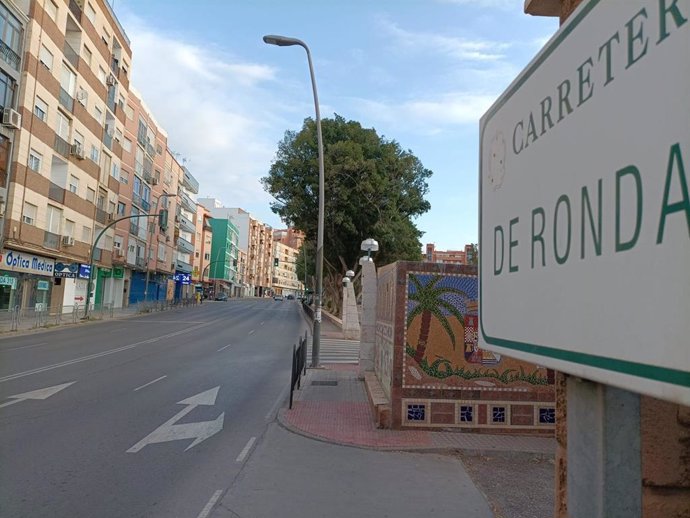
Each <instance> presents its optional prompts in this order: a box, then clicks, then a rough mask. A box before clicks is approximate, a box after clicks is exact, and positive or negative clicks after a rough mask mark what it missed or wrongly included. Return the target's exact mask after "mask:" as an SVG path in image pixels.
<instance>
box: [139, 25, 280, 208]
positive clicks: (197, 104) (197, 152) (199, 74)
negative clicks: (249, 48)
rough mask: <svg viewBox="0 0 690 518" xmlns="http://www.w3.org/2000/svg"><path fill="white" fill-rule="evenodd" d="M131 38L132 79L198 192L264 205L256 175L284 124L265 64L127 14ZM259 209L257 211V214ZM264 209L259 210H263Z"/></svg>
mask: <svg viewBox="0 0 690 518" xmlns="http://www.w3.org/2000/svg"><path fill="white" fill-rule="evenodd" d="M126 25H127V27H128V31H127V32H128V34H129V36H130V38H131V41H132V53H133V55H134V56H135V58H134V59H133V71H132V85H133V86H134V88H136V89H137V90H138V91H139V92H140V93H141V95H142V97H143V99H144V102H145V103H146V104H147V106H148V107H149V108H150V109H151V111H152V113H153V114H154V116H155V118H156V120H157V121H158V123H159V124H160V125H161V126H162V128H163V129H165V130H166V132H167V133H168V145H169V147H170V148H171V150H172V151H174V152H176V153H179V156H178V159H179V160H182V159H183V158H185V159H186V160H187V162H186V165H187V167H188V168H189V170H190V171H191V172H192V174H194V176H195V177H196V178H197V179H198V180H199V184H200V192H199V195H200V196H214V197H216V198H218V199H220V200H221V201H222V202H223V203H224V204H225V205H228V206H240V207H245V208H247V209H249V210H252V208H253V207H261V208H262V209H263V210H264V211H266V213H267V212H268V208H267V207H268V201H269V196H268V194H266V193H265V192H264V190H263V188H262V186H261V184H260V183H259V179H260V178H261V177H262V176H265V175H266V173H267V172H268V169H269V167H270V164H271V160H272V159H273V156H274V153H275V149H276V142H277V141H278V140H279V138H280V137H281V135H279V134H276V130H275V129H274V128H279V127H286V125H285V123H284V122H283V121H282V120H281V118H280V117H281V113H285V110H283V109H282V108H281V106H280V105H279V103H278V100H276V99H274V98H273V97H272V96H271V95H270V92H269V91H268V89H267V88H265V87H266V85H267V84H268V83H269V82H271V81H273V80H274V78H275V72H276V71H275V70H274V69H273V68H271V67H269V66H266V65H264V64H258V63H251V62H247V61H245V60H242V59H238V58H237V57H235V56H232V55H230V54H229V53H227V52H224V51H223V50H222V49H216V48H213V47H210V46H208V45H204V46H201V45H196V44H193V43H190V42H187V41H184V40H183V39H181V38H180V36H179V35H178V34H174V35H172V34H171V35H168V34H166V33H163V32H158V31H156V30H154V29H153V28H151V27H150V26H147V25H146V24H144V23H143V22H142V21H141V20H139V19H136V18H134V19H128V20H127V24H126ZM259 217H261V215H259ZM264 217H265V216H264Z"/></svg>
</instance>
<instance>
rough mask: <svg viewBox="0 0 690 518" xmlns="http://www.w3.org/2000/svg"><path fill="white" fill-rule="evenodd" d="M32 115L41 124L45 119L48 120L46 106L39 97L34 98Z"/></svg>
mask: <svg viewBox="0 0 690 518" xmlns="http://www.w3.org/2000/svg"><path fill="white" fill-rule="evenodd" d="M34 114H35V115H36V117H38V118H39V119H41V120H42V121H43V122H46V119H47V118H48V104H47V103H46V102H45V101H44V100H43V99H41V98H40V97H36V104H34Z"/></svg>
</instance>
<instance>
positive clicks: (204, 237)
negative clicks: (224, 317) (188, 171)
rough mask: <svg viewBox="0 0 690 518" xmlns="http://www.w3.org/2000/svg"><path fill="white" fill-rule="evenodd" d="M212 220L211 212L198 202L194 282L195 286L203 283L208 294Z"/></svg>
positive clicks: (193, 265) (193, 267)
mask: <svg viewBox="0 0 690 518" xmlns="http://www.w3.org/2000/svg"><path fill="white" fill-rule="evenodd" d="M210 220H211V212H210V211H209V210H208V209H207V208H206V207H204V206H203V205H201V204H200V203H199V204H197V206H196V241H195V243H194V258H193V262H192V282H193V283H194V285H195V286H198V285H201V286H202V289H203V293H204V294H206V295H208V293H209V289H208V288H209V268H210V263H211V247H212V245H213V227H211V221H210Z"/></svg>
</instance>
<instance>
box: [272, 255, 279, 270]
mask: <svg viewBox="0 0 690 518" xmlns="http://www.w3.org/2000/svg"><path fill="white" fill-rule="evenodd" d="M273 266H275V267H276V268H277V267H278V258H277V257H276V258H274V259H273Z"/></svg>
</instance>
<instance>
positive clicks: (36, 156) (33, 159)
mask: <svg viewBox="0 0 690 518" xmlns="http://www.w3.org/2000/svg"><path fill="white" fill-rule="evenodd" d="M42 161H43V155H41V153H39V152H38V151H36V150H35V149H32V150H31V151H30V152H29V169H31V170H33V171H36V172H37V173H38V172H40V171H41V162H42Z"/></svg>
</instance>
